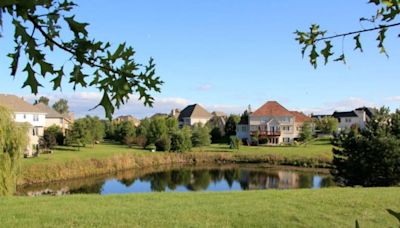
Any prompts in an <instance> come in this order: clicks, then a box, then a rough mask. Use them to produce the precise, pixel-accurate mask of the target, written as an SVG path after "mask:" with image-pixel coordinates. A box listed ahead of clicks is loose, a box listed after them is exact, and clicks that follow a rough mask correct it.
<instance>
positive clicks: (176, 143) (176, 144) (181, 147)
mask: <svg viewBox="0 0 400 228" xmlns="http://www.w3.org/2000/svg"><path fill="white" fill-rule="evenodd" d="M191 148H192V143H191V141H190V138H189V139H188V138H187V136H185V133H184V132H182V131H178V132H174V133H172V135H171V151H174V152H185V151H190V150H191Z"/></svg>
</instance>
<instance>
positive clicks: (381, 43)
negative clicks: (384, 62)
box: [376, 28, 389, 57]
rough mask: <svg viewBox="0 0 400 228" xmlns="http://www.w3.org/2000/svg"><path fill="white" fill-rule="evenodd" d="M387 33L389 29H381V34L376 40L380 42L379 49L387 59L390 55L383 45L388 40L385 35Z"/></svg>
mask: <svg viewBox="0 0 400 228" xmlns="http://www.w3.org/2000/svg"><path fill="white" fill-rule="evenodd" d="M386 31H387V28H381V29H380V30H379V34H378V37H377V38H376V40H377V41H378V42H379V43H378V48H379V50H380V53H382V54H385V55H386V56H387V57H389V55H388V54H387V53H386V49H385V46H384V45H383V43H384V41H385V39H386V35H385V33H386Z"/></svg>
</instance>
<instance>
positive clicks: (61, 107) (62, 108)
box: [53, 99, 69, 114]
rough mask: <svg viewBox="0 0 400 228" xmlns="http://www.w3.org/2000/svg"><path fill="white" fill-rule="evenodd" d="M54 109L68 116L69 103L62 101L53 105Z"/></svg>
mask: <svg viewBox="0 0 400 228" xmlns="http://www.w3.org/2000/svg"><path fill="white" fill-rule="evenodd" d="M53 109H54V110H56V111H57V112H58V113H60V114H67V113H68V110H69V107H68V101H67V100H65V99H60V100H58V101H56V102H55V103H54V104H53Z"/></svg>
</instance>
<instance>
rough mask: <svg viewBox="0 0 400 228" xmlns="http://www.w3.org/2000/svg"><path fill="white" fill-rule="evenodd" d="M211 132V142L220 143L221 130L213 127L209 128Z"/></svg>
mask: <svg viewBox="0 0 400 228" xmlns="http://www.w3.org/2000/svg"><path fill="white" fill-rule="evenodd" d="M210 134H211V142H212V143H221V142H222V141H223V140H222V132H221V129H219V127H215V128H213V129H212V130H211V132H210Z"/></svg>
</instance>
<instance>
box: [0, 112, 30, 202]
mask: <svg viewBox="0 0 400 228" xmlns="http://www.w3.org/2000/svg"><path fill="white" fill-rule="evenodd" d="M28 128H29V127H28V125H26V124H17V123H15V122H14V121H13V118H12V113H11V112H10V111H9V110H8V109H6V108H4V107H1V106H0V196H4V195H12V194H13V193H14V192H15V190H16V183H17V174H18V173H17V171H18V168H19V161H20V158H21V157H22V154H23V153H24V150H25V149H26V148H27V146H28V143H29V138H28V134H27V132H28Z"/></svg>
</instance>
